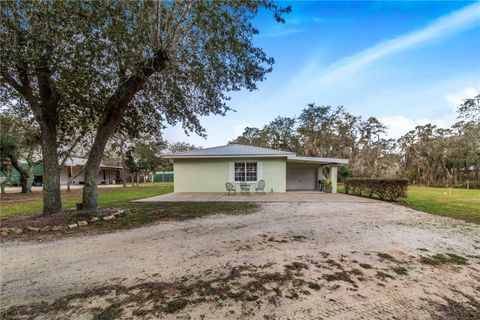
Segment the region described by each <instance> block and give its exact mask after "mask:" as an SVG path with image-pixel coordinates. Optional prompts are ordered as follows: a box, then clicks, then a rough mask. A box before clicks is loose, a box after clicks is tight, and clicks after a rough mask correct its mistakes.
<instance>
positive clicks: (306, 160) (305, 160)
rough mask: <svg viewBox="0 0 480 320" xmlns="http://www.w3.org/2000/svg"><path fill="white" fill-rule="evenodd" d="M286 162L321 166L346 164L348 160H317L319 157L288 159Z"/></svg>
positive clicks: (294, 157)
mask: <svg viewBox="0 0 480 320" xmlns="http://www.w3.org/2000/svg"><path fill="white" fill-rule="evenodd" d="M287 162H296V163H321V164H333V163H335V164H348V159H341V158H319V157H297V156H293V157H288V158H287Z"/></svg>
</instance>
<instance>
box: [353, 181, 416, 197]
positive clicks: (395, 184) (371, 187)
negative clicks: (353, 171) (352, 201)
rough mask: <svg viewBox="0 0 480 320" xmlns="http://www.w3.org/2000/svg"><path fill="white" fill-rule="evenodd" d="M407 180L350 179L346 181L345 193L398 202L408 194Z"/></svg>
mask: <svg viewBox="0 0 480 320" xmlns="http://www.w3.org/2000/svg"><path fill="white" fill-rule="evenodd" d="M407 187H408V180H407V179H379V178H348V179H346V180H345V193H347V194H349V193H352V194H353V195H359V196H367V197H369V198H373V196H377V197H378V198H379V199H381V200H387V201H396V200H397V199H398V198H399V197H404V196H406V194H407Z"/></svg>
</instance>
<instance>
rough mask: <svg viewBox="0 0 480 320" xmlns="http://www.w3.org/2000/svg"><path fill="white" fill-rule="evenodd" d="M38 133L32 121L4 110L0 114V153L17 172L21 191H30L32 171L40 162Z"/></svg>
mask: <svg viewBox="0 0 480 320" xmlns="http://www.w3.org/2000/svg"><path fill="white" fill-rule="evenodd" d="M39 135H40V134H39V131H38V129H37V128H36V127H35V126H34V124H33V123H32V122H28V121H24V120H23V119H21V118H16V117H14V116H12V115H10V114H8V113H6V112H4V113H2V114H1V115H0V153H1V155H2V159H3V161H9V162H10V165H11V166H12V167H13V168H14V169H15V170H16V171H17V172H18V173H19V176H20V186H21V187H22V191H21V192H22V193H29V192H31V191H32V183H33V171H34V169H35V166H37V165H38V164H40V163H41V162H42V160H41V157H40V156H39V150H38V149H39V147H40V138H39Z"/></svg>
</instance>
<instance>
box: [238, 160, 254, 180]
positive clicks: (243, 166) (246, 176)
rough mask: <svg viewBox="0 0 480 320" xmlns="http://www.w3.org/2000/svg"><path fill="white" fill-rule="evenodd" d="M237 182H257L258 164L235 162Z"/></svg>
mask: <svg viewBox="0 0 480 320" xmlns="http://www.w3.org/2000/svg"><path fill="white" fill-rule="evenodd" d="M234 173H235V182H252V181H257V163H256V162H235V172H234Z"/></svg>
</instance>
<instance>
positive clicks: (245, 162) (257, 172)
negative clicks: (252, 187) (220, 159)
mask: <svg viewBox="0 0 480 320" xmlns="http://www.w3.org/2000/svg"><path fill="white" fill-rule="evenodd" d="M237 163H238V164H240V163H241V164H243V165H244V169H243V178H244V180H242V181H240V180H236V174H235V165H236V164H237ZM247 163H254V164H255V180H250V181H247V169H246V168H247ZM259 167H260V166H259V162H258V161H235V162H233V182H235V183H247V184H248V183H257V182H258V181H259Z"/></svg>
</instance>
